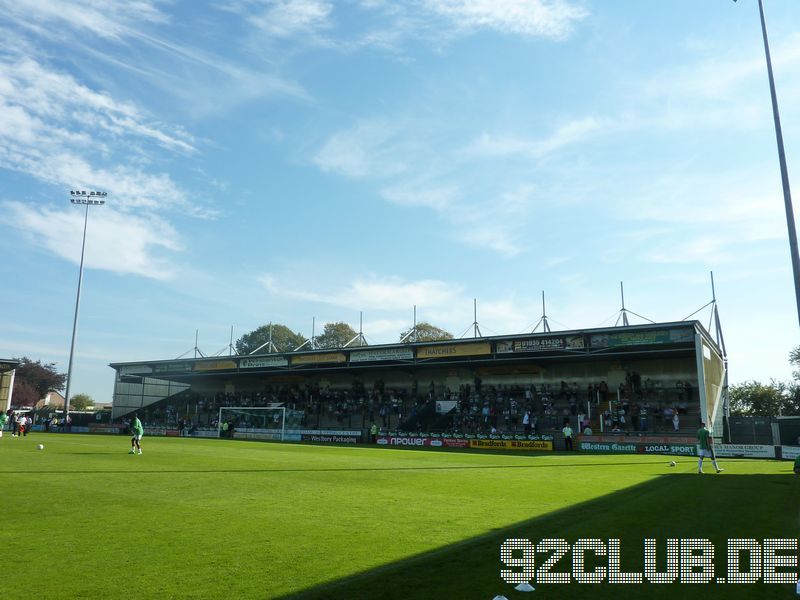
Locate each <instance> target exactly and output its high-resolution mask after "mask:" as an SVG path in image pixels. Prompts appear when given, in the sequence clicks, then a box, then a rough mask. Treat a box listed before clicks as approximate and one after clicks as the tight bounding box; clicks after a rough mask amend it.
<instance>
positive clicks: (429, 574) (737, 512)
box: [280, 465, 800, 600]
mask: <svg viewBox="0 0 800 600" xmlns="http://www.w3.org/2000/svg"><path fill="white" fill-rule="evenodd" d="M592 466H598V465H592ZM574 476H577V477H580V474H579V472H576V474H569V473H566V474H565V477H566V478H568V477H574ZM609 476H610V477H611V476H613V472H611V471H610V472H609ZM496 508H497V510H502V509H503V507H502V506H498V507H496ZM443 509H444V507H431V510H443ZM384 535H390V532H389V533H388V534H387V533H377V532H376V535H375V543H376V544H380V541H381V538H382V537H383V536H384ZM798 537H800V478H797V477H795V476H793V475H792V474H791V473H787V474H786V475H727V474H723V475H719V476H717V475H704V476H698V475H696V474H691V475H690V474H671V475H664V476H661V477H658V478H656V479H654V480H651V481H649V482H645V483H642V484H639V485H636V486H633V487H631V488H627V489H624V490H620V491H618V492H614V493H612V494H608V495H606V496H603V497H601V498H597V499H595V500H591V501H589V502H585V503H581V504H578V505H574V506H570V507H568V508H565V509H562V510H560V511H557V512H553V513H550V514H548V515H545V516H542V517H537V518H534V519H530V520H527V521H522V522H519V523H516V524H514V525H512V526H509V527H507V528H503V529H499V530H495V531H491V532H489V533H487V534H484V535H481V536H478V537H474V538H471V539H468V540H464V541H462V542H459V543H458V544H454V545H450V546H447V547H440V548H437V549H435V550H432V551H430V552H427V553H424V554H419V555H416V556H413V557H410V558H406V559H403V560H400V561H397V562H394V563H391V564H387V565H383V566H381V567H378V568H376V569H372V570H369V571H365V572H361V573H358V574H355V575H352V576H350V577H346V578H342V579H339V580H336V581H330V582H327V583H325V584H323V585H319V586H315V587H313V588H309V589H306V590H302V591H298V592H296V593H292V594H289V595H284V596H281V597H280V598H281V600H321V599H347V600H358V599H365V600H368V599H373V598H381V599H382V600H392V599H396V600H416V599H421V600H427V599H431V600H434V599H440V598H441V599H450V598H453V599H459V600H461V599H463V600H466V599H472V598H475V599H481V600H491V599H492V598H494V597H495V596H496V595H504V596H506V597H507V598H508V600H514V599H515V598H529V597H536V598H548V599H550V598H557V599H560V598H592V599H594V598H600V599H604V598H608V599H613V600H619V599H621V598H641V597H645V596H646V597H647V598H654V599H662V598H663V599H668V598H676V597H677V598H681V600H687V599H689V598H703V599H704V600H707V599H708V598H735V599H740V598H752V599H758V600H763V599H767V598H789V597H792V596H793V595H794V584H791V585H789V584H781V585H777V584H763V583H757V584H749V585H732V584H722V583H710V584H706V585H699V584H681V583H674V584H661V585H657V584H649V583H644V584H639V585H610V584H607V583H604V584H594V585H590V584H578V583H576V582H574V580H573V582H572V583H570V584H568V585H567V584H562V585H557V584H541V583H538V582H536V581H534V582H533V584H534V586H535V587H536V595H535V596H531V595H530V594H525V593H522V592H517V591H516V590H515V589H514V585H512V584H508V583H505V582H504V581H503V580H502V579H501V578H500V570H501V569H503V568H507V567H505V566H504V565H502V564H501V562H500V546H501V544H502V543H503V541H504V540H506V539H510V538H524V539H529V540H531V541H532V542H533V543H534V544H536V543H538V542H539V541H540V540H542V539H546V538H560V539H565V540H567V541H568V542H569V543H570V544H572V543H574V542H575V541H576V540H577V539H581V538H598V539H601V540H608V539H619V540H620V543H621V547H622V553H621V555H622V565H621V566H622V570H623V571H631V572H637V571H638V572H640V573H641V572H642V571H643V564H644V558H643V553H644V552H643V543H644V539H645V538H654V539H656V540H657V544H658V551H659V553H660V554H661V556H660V557H659V563H658V566H659V570H662V571H663V570H664V564H663V563H664V558H663V554H664V552H665V546H666V540H667V539H670V538H679V539H680V538H706V539H709V540H711V542H712V543H713V544H714V547H715V550H716V555H715V569H716V575H717V576H725V574H726V544H727V540H728V539H732V538H754V539H757V540H763V539H765V538H794V539H797V538H798ZM590 556H591V555H590ZM794 556H795V557H797V552H796V551H795V552H794ZM337 558H338V559H341V557H337ZM545 558H546V556H545V555H544V554H537V555H536V561H537V566H540V565H541V563H542V561H543V560H544V559H545ZM570 560H571V559H570V555H567V556H566V557H565V558H564V559H562V560H561V561H559V562H558V563H556V565H555V566H554V568H553V569H552V570H553V572H565V573H568V572H570V570H571V562H570ZM605 560H606V559H605V558H603V559H599V562H597V563H595V564H597V565H600V566H602V565H605V564H607V562H603V561H605ZM515 570H519V569H518V568H517V569H515ZM789 570H790V571H795V572H796V571H797V570H798V568H793V569H789Z"/></svg>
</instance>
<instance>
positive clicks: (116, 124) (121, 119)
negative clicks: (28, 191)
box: [0, 58, 195, 152]
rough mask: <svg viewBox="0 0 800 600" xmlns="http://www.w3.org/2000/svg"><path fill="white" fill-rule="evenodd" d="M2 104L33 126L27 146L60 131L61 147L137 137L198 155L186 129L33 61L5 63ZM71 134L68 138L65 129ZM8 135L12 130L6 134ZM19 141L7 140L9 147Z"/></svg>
mask: <svg viewBox="0 0 800 600" xmlns="http://www.w3.org/2000/svg"><path fill="white" fill-rule="evenodd" d="M0 102H2V103H3V104H4V105H5V107H6V110H9V109H14V110H16V111H17V112H21V113H24V114H25V116H26V119H27V123H23V122H22V120H21V119H18V122H17V125H24V124H27V125H28V127H27V128H25V129H22V130H21V131H20V132H19V134H18V135H21V136H23V137H25V136H27V141H29V142H31V141H33V140H34V138H33V136H34V135H36V140H37V141H38V142H39V143H45V142H48V140H49V139H50V137H51V132H50V130H51V129H52V128H53V127H54V126H55V127H57V128H58V138H57V139H56V140H54V141H53V142H51V143H52V144H56V143H57V144H59V145H60V144H61V143H63V142H64V141H66V139H65V138H68V137H69V138H72V136H74V135H75V132H76V130H77V132H78V133H80V134H84V135H89V134H91V140H92V143H100V144H102V143H105V142H106V141H107V138H108V137H112V136H113V137H117V138H119V137H123V136H135V137H138V138H144V139H146V140H149V141H153V142H156V143H157V144H159V145H161V146H163V147H165V148H167V149H169V150H179V151H182V152H193V151H194V150H195V148H194V145H193V140H192V137H191V136H190V135H188V134H187V133H185V132H184V131H182V130H180V129H174V130H173V131H169V130H168V129H167V128H166V127H163V126H159V125H158V124H157V123H153V122H148V119H147V118H146V117H145V116H144V115H143V114H142V113H141V112H140V111H139V110H138V109H136V108H135V107H134V106H133V105H131V104H129V103H125V102H119V101H116V100H114V99H113V98H112V97H111V96H110V95H109V94H106V93H104V92H99V91H96V90H92V89H90V88H89V87H87V86H85V85H83V84H82V83H80V82H79V81H77V80H76V79H75V78H74V77H72V76H71V75H68V74H66V73H61V72H58V71H54V70H50V69H47V68H46V67H44V66H43V65H41V64H40V63H38V62H37V61H35V60H33V59H30V58H20V59H19V60H16V61H3V62H0ZM65 129H68V133H67V132H65V131H64V130H65ZM3 133H4V134H5V135H6V136H8V135H9V132H8V131H3ZM9 141H11V142H13V141H14V140H7V142H9Z"/></svg>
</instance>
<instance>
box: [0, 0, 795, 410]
mask: <svg viewBox="0 0 800 600" xmlns="http://www.w3.org/2000/svg"><path fill="white" fill-rule="evenodd" d="M765 4H766V10H767V23H768V26H769V33H770V44H771V49H772V54H773V63H774V68H775V76H776V83H777V89H778V96H779V102H780V107H781V111H782V112H781V117H782V119H783V132H784V138H785V142H786V152H787V158H788V162H789V174H790V177H791V176H792V175H795V181H797V179H796V176H797V175H796V174H797V173H798V172H800V171H799V170H800V151H799V149H800V77H798V75H797V74H798V72H799V71H800V3H798V2H797V1H796V0H767V1H766V3H765ZM0 114H2V118H0V210H1V211H2V213H1V214H2V216H1V217H0V252H2V256H3V257H4V260H3V261H2V264H1V265H0V278H1V279H0V280H2V281H3V282H4V286H3V288H4V289H3V292H2V294H0V357H5V358H10V357H14V356H28V357H30V358H32V359H35V360H43V361H47V362H50V361H52V362H56V363H57V364H58V366H59V368H60V369H62V370H63V371H66V368H67V361H68V354H69V345H70V335H71V329H72V315H73V310H74V301H75V291H76V286H77V276H78V262H79V259H80V243H81V234H82V227H83V213H82V211H81V209H79V208H77V207H74V206H72V205H70V203H69V190H70V189H99V190H104V191H106V192H108V194H109V196H108V203H107V205H106V206H104V207H101V208H93V209H91V211H90V217H89V230H88V237H87V251H86V272H85V277H84V287H83V296H82V302H81V313H80V324H79V333H78V340H77V348H76V357H75V367H74V376H73V385H72V389H71V392H72V393H80V392H85V393H89V394H90V395H91V396H92V397H93V398H94V399H95V400H96V401H100V402H107V401H110V400H111V395H112V393H113V371H112V370H111V369H110V368H108V366H107V365H108V363H110V362H121V361H135V360H155V359H168V358H174V357H176V356H178V355H180V354H183V353H184V352H185V351H187V350H189V349H191V348H192V347H193V346H194V336H195V330H199V332H200V333H199V344H198V345H199V347H200V348H201V349H202V350H203V351H204V352H205V353H206V354H214V353H216V352H218V351H221V350H223V349H225V348H226V347H227V345H228V341H229V336H230V328H231V326H233V327H234V337H236V338H238V337H239V336H241V335H242V334H244V333H246V332H248V331H250V330H252V329H254V328H256V327H258V326H259V325H262V324H265V323H269V322H270V321H272V322H277V323H284V324H286V325H288V326H289V327H291V328H292V329H293V330H295V331H299V332H301V333H303V334H304V335H306V336H310V335H311V323H312V317H315V318H316V323H317V332H320V331H321V329H322V326H323V324H324V323H325V322H329V321H346V322H349V323H350V324H351V325H353V326H354V328H356V329H357V328H358V320H359V313H360V312H361V311H363V315H364V317H363V318H364V333H365V335H366V337H367V339H368V341H369V342H371V343H388V342H394V341H396V340H397V339H398V336H399V332H400V331H401V330H403V329H404V328H407V327H409V326H410V324H411V321H412V307H413V306H414V305H415V304H416V305H417V316H418V319H419V320H426V321H430V322H432V323H434V324H436V325H438V326H440V327H444V328H446V329H449V330H450V331H452V332H453V333H454V334H455V335H461V334H462V333H464V332H465V331H466V330H467V329H468V328H469V326H470V324H471V323H472V322H473V314H472V311H473V298H477V302H478V321H479V323H480V326H481V330H482V331H483V333H484V334H487V335H496V334H508V333H521V332H523V331H525V330H526V328H527V330H530V329H532V328H533V325H534V324H535V323H536V322H537V320H538V319H539V317H540V316H541V292H542V290H544V291H545V292H546V295H547V314H548V317H549V318H550V325H551V327H552V328H553V329H554V330H555V329H579V328H589V327H597V326H609V325H613V324H614V323H615V321H616V318H617V313H618V311H619V308H620V298H619V282H620V281H624V282H625V300H626V306H627V307H628V308H630V309H631V310H633V311H635V312H637V313H639V314H640V315H643V316H645V317H647V318H649V319H652V320H654V321H677V320H680V319H682V318H684V317H686V316H687V315H689V314H691V313H692V312H694V311H695V310H696V309H698V308H700V307H702V306H703V305H704V304H706V303H707V302H708V301H709V300H710V299H711V288H710V282H709V271H712V270H713V271H714V276H715V281H716V290H717V298H718V301H719V309H720V313H721V317H722V323H723V327H724V333H725V341H726V344H727V348H728V352H729V358H730V376H731V382H732V383H737V382H741V381H744V380H750V379H759V380H762V381H766V380H769V379H770V378H773V377H774V378H777V379H788V378H789V377H790V374H791V367H790V365H789V363H788V353H789V351H790V350H791V349H792V348H793V347H794V346H795V345H797V344H798V343H800V339H799V338H798V320H797V310H796V307H795V301H794V289H793V283H792V274H791V262H790V257H789V250H788V237H787V230H786V218H785V213H784V208H783V197H782V193H781V186H780V172H779V168H778V161H777V151H776V146H775V134H774V129H773V123H772V113H771V107H770V99H769V89H768V83H767V76H766V68H765V61H764V51H763V45H762V41H761V32H760V26H759V20H758V7H757V3H756V1H755V0H742V1H740V2H738V3H736V4H734V3H733V2H730V1H728V0H704V1H703V2H697V1H696V0H672V1H670V2H664V1H661V2H656V1H650V2H642V1H638V0H602V1H601V0H527V1H523V0H407V1H392V2H389V1H384V0H342V1H336V2H334V1H330V0H219V1H218V2H203V3H198V2H189V1H184V0H165V1H161V0H139V1H137V2H130V1H128V0H105V1H103V0H83V1H82V2H70V1H66V0H35V1H34V0H0ZM795 189H796V190H797V191H796V194H797V196H798V197H797V202H800V185H795ZM698 318H699V319H700V320H701V321H703V322H704V324H706V325H707V324H708V318H709V313H708V310H706V311H703V312H701V313H699V315H698ZM632 322H640V320H639V319H636V318H632Z"/></svg>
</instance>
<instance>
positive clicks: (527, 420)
mask: <svg viewBox="0 0 800 600" xmlns="http://www.w3.org/2000/svg"><path fill="white" fill-rule="evenodd" d="M522 427H523V429H524V431H525V435H530V434H531V411H529V410H526V411H525V414H524V415H523V417H522Z"/></svg>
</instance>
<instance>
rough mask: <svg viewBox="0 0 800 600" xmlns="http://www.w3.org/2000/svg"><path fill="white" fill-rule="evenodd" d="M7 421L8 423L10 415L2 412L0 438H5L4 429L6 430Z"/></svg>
mask: <svg viewBox="0 0 800 600" xmlns="http://www.w3.org/2000/svg"><path fill="white" fill-rule="evenodd" d="M6 421H8V415H7V414H6V413H4V412H0V438H1V437H3V429H5V428H6Z"/></svg>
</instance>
